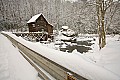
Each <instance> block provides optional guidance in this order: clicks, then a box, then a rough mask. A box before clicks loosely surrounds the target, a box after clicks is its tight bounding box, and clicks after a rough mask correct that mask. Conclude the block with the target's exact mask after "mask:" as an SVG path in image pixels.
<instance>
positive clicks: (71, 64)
mask: <svg viewBox="0 0 120 80" xmlns="http://www.w3.org/2000/svg"><path fill="white" fill-rule="evenodd" d="M7 34H9V35H10V36H12V37H13V38H14V39H16V40H18V41H19V42H21V43H22V44H24V45H26V46H27V47H29V48H31V49H33V50H35V51H36V52H38V53H41V55H43V56H45V57H47V58H49V59H50V60H52V61H54V62H56V63H58V64H60V65H62V66H64V67H66V68H68V69H70V70H72V71H74V72H75V73H77V74H79V75H81V76H83V77H85V78H87V79H89V80H120V69H119V68H120V58H119V57H120V50H119V49H120V41H117V40H118V37H119V36H118V35H116V36H114V37H111V36H107V45H106V46H105V48H103V49H102V50H99V48H98V41H97V40H98V39H97V38H96V37H95V39H96V41H94V43H95V44H93V45H92V46H91V47H92V48H93V50H90V51H89V52H87V53H84V54H80V53H79V52H77V51H76V50H74V51H73V52H72V53H68V52H61V51H58V50H54V49H52V48H49V47H47V46H43V45H42V44H41V43H35V42H29V41H26V40H24V39H23V38H21V37H16V36H15V35H13V34H11V33H7ZM85 39H86V38H85ZM78 40H81V38H79V39H78Z"/></svg>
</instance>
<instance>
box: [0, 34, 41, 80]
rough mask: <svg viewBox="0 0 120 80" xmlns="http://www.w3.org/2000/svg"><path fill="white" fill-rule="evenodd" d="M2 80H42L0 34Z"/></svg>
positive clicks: (0, 75) (0, 74)
mask: <svg viewBox="0 0 120 80" xmlns="http://www.w3.org/2000/svg"><path fill="white" fill-rule="evenodd" d="M0 80H40V78H38V72H37V71H36V70H35V69H34V68H33V67H32V66H31V65H30V64H29V63H28V62H27V61H26V60H25V59H24V58H23V56H22V55H21V54H20V52H19V51H18V49H17V48H15V47H13V45H12V43H11V42H10V41H9V40H8V39H7V38H6V37H4V36H3V35H1V34H0Z"/></svg>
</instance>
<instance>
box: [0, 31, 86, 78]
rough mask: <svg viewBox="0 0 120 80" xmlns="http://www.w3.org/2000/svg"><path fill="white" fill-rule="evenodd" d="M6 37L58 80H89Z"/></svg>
mask: <svg viewBox="0 0 120 80" xmlns="http://www.w3.org/2000/svg"><path fill="white" fill-rule="evenodd" d="M2 34H4V33H2ZM4 35H5V36H6V37H7V38H8V39H9V40H10V41H11V42H12V43H13V45H14V46H16V47H18V49H19V50H21V51H22V52H23V53H24V54H25V55H27V57H29V58H30V59H31V60H33V61H34V62H35V63H36V64H37V65H38V66H40V67H42V68H43V69H44V70H45V71H47V72H48V73H49V74H50V75H52V76H53V77H54V78H56V79H57V80H87V79H85V78H83V77H82V76H80V75H78V74H76V73H75V72H73V71H70V70H68V69H66V68H65V67H63V66H61V65H59V64H57V63H55V62H54V61H52V60H50V59H48V58H46V57H44V56H42V55H40V53H37V52H35V51H33V50H31V49H29V48H28V47H26V46H24V45H23V44H21V43H20V42H18V41H17V40H15V39H14V38H12V37H11V36H9V35H7V34H4ZM68 72H69V73H71V74H72V75H71V74H69V73H68ZM42 75H43V76H44V74H42ZM44 77H46V76H44Z"/></svg>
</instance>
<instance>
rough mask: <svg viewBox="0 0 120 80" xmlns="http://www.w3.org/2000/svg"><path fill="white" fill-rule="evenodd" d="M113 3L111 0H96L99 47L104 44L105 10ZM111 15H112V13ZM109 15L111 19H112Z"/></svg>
mask: <svg viewBox="0 0 120 80" xmlns="http://www.w3.org/2000/svg"><path fill="white" fill-rule="evenodd" d="M113 4H114V1H113V0H96V10H97V18H98V34H99V48H100V49H101V48H103V47H104V46H105V45H106V32H105V15H106V11H107V10H108V9H109V8H110V7H111V6H112V5H113ZM112 16H113V15H112ZM112 16H111V19H112Z"/></svg>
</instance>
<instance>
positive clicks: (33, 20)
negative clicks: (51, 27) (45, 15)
mask: <svg viewBox="0 0 120 80" xmlns="http://www.w3.org/2000/svg"><path fill="white" fill-rule="evenodd" d="M40 15H41V13H40V14H37V15H34V16H33V17H32V18H31V19H30V20H29V21H28V22H27V23H31V22H35V21H36V19H37V18H38V17H39V16H40Z"/></svg>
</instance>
